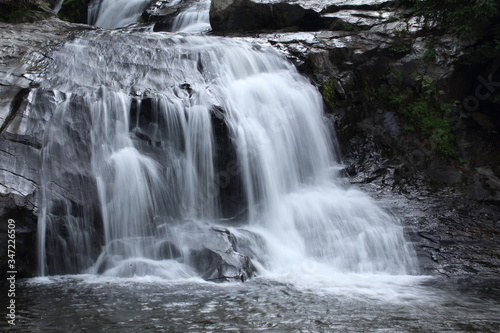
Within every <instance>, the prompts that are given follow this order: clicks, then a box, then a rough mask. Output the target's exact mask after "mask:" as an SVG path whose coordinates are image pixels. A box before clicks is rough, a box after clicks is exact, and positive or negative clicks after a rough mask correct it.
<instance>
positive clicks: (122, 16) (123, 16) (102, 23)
mask: <svg viewBox="0 0 500 333" xmlns="http://www.w3.org/2000/svg"><path fill="white" fill-rule="evenodd" d="M150 3H151V0H95V1H93V2H91V3H90V5H89V8H88V24H92V25H95V26H98V27H100V28H105V29H115V28H121V27H125V26H127V25H130V24H132V23H135V22H137V19H138V17H139V16H141V14H142V12H143V11H144V10H145V9H146V8H147V6H148V5H149V4H150Z"/></svg>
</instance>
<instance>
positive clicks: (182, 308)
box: [2, 275, 500, 332]
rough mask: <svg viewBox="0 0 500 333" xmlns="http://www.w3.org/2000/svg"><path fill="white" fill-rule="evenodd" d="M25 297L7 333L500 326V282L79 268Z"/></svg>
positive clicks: (27, 290)
mask: <svg viewBox="0 0 500 333" xmlns="http://www.w3.org/2000/svg"><path fill="white" fill-rule="evenodd" d="M278 279H279V280H278ZM2 294H3V292H2ZM2 303H4V301H2ZM16 303H17V304H18V308H17V311H18V313H17V314H18V317H17V323H16V326H15V327H13V328H10V329H8V331H18V332H133V331H136V332H221V331H234V332H255V331H266V332H471V331H474V332H498V331H499V330H500V319H499V317H498V314H499V313H500V283H499V281H465V280H462V281H450V280H446V281H445V280H440V279H437V278H416V277H408V276H407V277H401V276H400V277H395V276H369V275H342V276H338V277H330V278H328V279H323V280H321V279H318V278H317V279H315V280H307V281H306V280H300V279H296V278H293V279H290V278H288V277H283V276H281V277H267V278H256V279H253V280H251V281H249V282H247V283H236V284H214V283H208V282H203V281H200V280H197V279H193V280H188V281H182V282H180V281H179V282H171V281H169V282H165V281H161V280H158V279H150V278H147V277H146V278H141V279H116V278H114V279H112V280H111V279H110V280H105V279H102V278H97V277H94V276H71V277H54V278H43V279H31V280H24V281H22V282H20V283H18V294H17V298H16ZM2 307H3V306H2ZM4 324H5V323H2V325H4Z"/></svg>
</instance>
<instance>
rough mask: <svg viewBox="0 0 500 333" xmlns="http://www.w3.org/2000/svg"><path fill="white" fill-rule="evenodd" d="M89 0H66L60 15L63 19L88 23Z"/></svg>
mask: <svg viewBox="0 0 500 333" xmlns="http://www.w3.org/2000/svg"><path fill="white" fill-rule="evenodd" d="M88 6H89V0H65V1H64V3H63V5H62V7H61V10H60V11H59V13H58V15H59V18H60V19H61V20H64V21H68V22H73V23H85V24H86V23H87V18H88V13H87V12H88V11H87V8H88Z"/></svg>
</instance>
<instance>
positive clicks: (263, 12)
mask: <svg viewBox="0 0 500 333" xmlns="http://www.w3.org/2000/svg"><path fill="white" fill-rule="evenodd" d="M210 24H211V25H212V29H213V30H214V31H256V30H276V29H284V28H289V29H294V30H318V29H321V28H324V27H326V26H327V21H326V20H324V19H323V18H322V17H321V16H320V14H319V13H318V12H316V11H314V10H312V9H305V8H303V7H301V6H300V5H297V4H290V3H286V2H270V3H260V2H255V1H252V0H213V1H212V4H211V7H210Z"/></svg>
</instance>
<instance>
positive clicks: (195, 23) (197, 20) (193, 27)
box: [171, 0, 211, 33]
mask: <svg viewBox="0 0 500 333" xmlns="http://www.w3.org/2000/svg"><path fill="white" fill-rule="evenodd" d="M209 10H210V1H206V0H205V1H203V0H202V1H199V2H194V3H193V4H191V5H190V6H189V7H188V8H186V9H185V10H184V11H183V12H182V13H180V14H179V15H177V17H176V18H175V19H174V20H173V22H172V29H171V31H173V32H186V33H193V32H203V31H209V30H210V29H211V27H210V20H209Z"/></svg>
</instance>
